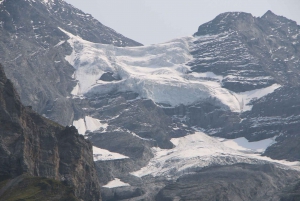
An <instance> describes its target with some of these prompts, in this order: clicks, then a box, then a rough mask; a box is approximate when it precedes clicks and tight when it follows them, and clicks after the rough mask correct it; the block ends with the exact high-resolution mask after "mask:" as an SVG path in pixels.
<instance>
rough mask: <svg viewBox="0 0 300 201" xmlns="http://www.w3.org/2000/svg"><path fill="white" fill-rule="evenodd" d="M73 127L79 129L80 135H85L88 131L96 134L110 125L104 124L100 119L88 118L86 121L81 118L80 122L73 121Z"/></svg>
mask: <svg viewBox="0 0 300 201" xmlns="http://www.w3.org/2000/svg"><path fill="white" fill-rule="evenodd" d="M73 126H75V127H76V128H77V130H78V133H79V134H82V135H84V134H85V133H86V131H91V132H94V131H96V130H99V129H100V128H103V129H104V130H105V129H106V128H107V126H108V124H107V123H104V124H103V123H101V122H100V120H99V119H95V118H92V117H90V116H86V117H85V118H84V119H83V118H81V119H79V120H76V121H73Z"/></svg>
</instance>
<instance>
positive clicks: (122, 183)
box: [102, 178, 130, 188]
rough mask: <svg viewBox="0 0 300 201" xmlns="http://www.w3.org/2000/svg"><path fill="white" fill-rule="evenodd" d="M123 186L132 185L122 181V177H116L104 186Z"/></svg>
mask: <svg viewBox="0 0 300 201" xmlns="http://www.w3.org/2000/svg"><path fill="white" fill-rule="evenodd" d="M123 186H130V185H129V184H127V183H124V182H122V181H121V180H120V179H118V178H115V179H114V180H112V181H110V182H108V183H107V184H106V185H105V186H102V187H104V188H117V187H123Z"/></svg>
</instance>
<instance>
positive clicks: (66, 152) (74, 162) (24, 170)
mask: <svg viewBox="0 0 300 201" xmlns="http://www.w3.org/2000/svg"><path fill="white" fill-rule="evenodd" d="M0 158H1V160H0V167H1V168H0V178H1V181H4V180H7V179H13V178H16V177H18V176H20V175H24V174H26V175H29V176H36V177H47V178H51V179H55V180H58V181H61V182H63V183H64V184H66V185H67V186H69V187H71V188H73V189H74V192H73V193H74V196H76V197H78V198H80V199H83V200H95V201H96V200H97V201H98V200H100V198H101V197H100V188H99V182H98V179H97V177H96V170H95V165H94V161H93V156H92V145H91V143H90V142H88V141H86V140H85V139H84V138H83V136H81V135H79V134H78V132H77V130H76V128H75V127H66V128H64V127H62V126H60V125H59V124H57V123H54V122H52V121H50V120H48V119H46V118H44V117H42V116H40V115H39V114H37V113H36V112H34V111H33V110H32V109H31V107H24V106H23V105H22V104H21V101H20V98H19V96H18V94H17V92H16V90H15V89H14V87H13V84H12V82H11V81H10V80H9V79H7V78H6V76H5V74H4V71H3V68H2V66H0ZM4 187H5V186H4ZM2 193H3V192H2Z"/></svg>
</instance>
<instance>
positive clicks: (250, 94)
mask: <svg viewBox="0 0 300 201" xmlns="http://www.w3.org/2000/svg"><path fill="white" fill-rule="evenodd" d="M280 87H281V85H279V84H273V85H271V86H269V87H266V88H262V89H255V90H252V91H246V92H242V93H237V94H236V97H237V99H238V100H239V102H240V104H241V111H242V112H244V111H249V110H251V109H252V105H250V104H249V103H250V102H251V101H252V100H254V99H259V98H261V97H263V96H266V95H268V94H270V93H273V92H274V91H275V90H276V89H278V88H280Z"/></svg>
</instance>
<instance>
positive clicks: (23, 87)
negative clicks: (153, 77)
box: [0, 0, 141, 125]
mask: <svg viewBox="0 0 300 201" xmlns="http://www.w3.org/2000/svg"><path fill="white" fill-rule="evenodd" d="M0 22H1V24H0V36H1V41H0V46H1V50H0V51H1V54H0V58H1V63H3V65H4V66H5V71H6V74H7V76H8V77H9V78H10V79H11V80H13V81H14V83H15V86H16V88H17V90H18V92H19V94H20V96H21V98H22V101H23V103H24V104H25V105H31V106H32V107H33V108H34V109H35V110H36V111H38V112H39V113H40V114H43V115H45V116H47V117H48V118H51V119H54V120H56V121H59V122H60V123H61V124H63V125H69V124H71V119H72V118H73V115H74V112H73V111H72V103H71V101H70V100H68V99H67V98H66V97H68V96H70V92H71V89H72V88H73V87H74V86H75V85H76V83H75V82H74V81H73V78H72V75H73V73H74V68H73V67H72V66H70V64H69V63H68V62H66V61H65V59H64V57H65V55H67V54H69V53H70V51H72V50H71V48H70V45H69V44H68V43H65V41H66V40H67V39H68V37H67V36H66V35H65V34H64V33H63V32H62V31H61V30H60V29H59V28H63V29H65V30H67V31H69V32H70V33H73V34H75V35H78V36H80V37H82V38H84V39H85V40H89V41H92V42H96V43H105V44H113V45H116V46H138V45H141V44H140V43H137V42H135V41H133V40H131V39H128V38H126V37H124V36H122V35H121V34H119V33H117V32H115V31H114V30H112V29H110V28H108V27H106V26H104V25H103V24H101V23H100V22H99V21H97V20H96V19H94V18H93V17H92V16H91V15H89V14H86V13H84V12H82V11H80V10H79V9H77V8H75V7H73V6H72V5H70V4H68V3H66V2H65V1H63V0H48V1H46V0H13V1H12V0H4V1H1V4H0ZM61 109H64V111H65V112H64V115H61V114H59V113H60V111H61Z"/></svg>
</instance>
